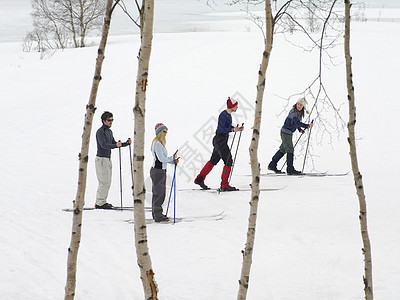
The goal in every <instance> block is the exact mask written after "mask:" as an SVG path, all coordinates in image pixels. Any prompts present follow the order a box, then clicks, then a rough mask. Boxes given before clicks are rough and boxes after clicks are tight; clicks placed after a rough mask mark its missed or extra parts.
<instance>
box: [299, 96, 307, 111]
mask: <svg viewBox="0 0 400 300" xmlns="http://www.w3.org/2000/svg"><path fill="white" fill-rule="evenodd" d="M297 103H301V104H303V106H304V109H305V108H306V105H307V104H308V102H307V100H306V98H304V97H303V98H299V100H297Z"/></svg>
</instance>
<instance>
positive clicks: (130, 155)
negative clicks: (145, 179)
mask: <svg viewBox="0 0 400 300" xmlns="http://www.w3.org/2000/svg"><path fill="white" fill-rule="evenodd" d="M128 146H129V160H130V162H131V178H132V193H133V164H132V151H131V144H129V145H128Z"/></svg>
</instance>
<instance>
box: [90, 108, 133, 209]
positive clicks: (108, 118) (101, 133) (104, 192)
mask: <svg viewBox="0 0 400 300" xmlns="http://www.w3.org/2000/svg"><path fill="white" fill-rule="evenodd" d="M113 121H114V118H113V114H112V113H110V112H109V111H105V112H104V113H103V114H102V115H101V122H102V123H103V125H102V126H101V127H100V128H99V129H98V130H97V132H96V141H97V155H96V159H95V165H96V175H97V180H98V182H99V185H98V188H97V193H96V205H95V208H100V209H112V208H113V206H112V204H110V203H107V197H108V191H109V190H110V186H111V175H112V163H111V149H114V148H120V147H126V146H128V145H129V144H131V139H128V140H127V141H126V142H125V143H121V141H118V142H116V141H115V140H114V136H113V133H112V131H111V129H110V127H111V125H112V123H113Z"/></svg>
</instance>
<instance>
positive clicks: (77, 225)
mask: <svg viewBox="0 0 400 300" xmlns="http://www.w3.org/2000/svg"><path fill="white" fill-rule="evenodd" d="M112 3H113V0H107V5H106V11H105V17H104V25H103V34H102V37H101V41H100V45H99V49H98V50H97V59H96V66H95V72H94V77H93V81H92V88H91V92H90V96H89V102H88V104H87V106H86V115H85V121H84V126H83V134H82V146H81V152H80V153H79V178H78V188H77V192H76V198H75V201H74V211H73V219H72V234H71V243H70V246H69V248H68V261H67V282H66V286H65V296H64V299H65V300H72V299H74V297H75V289H76V269H77V259H78V250H79V245H80V242H81V230H82V216H83V215H82V212H83V206H84V205H85V191H86V179H87V165H88V161H89V143H90V133H91V131H92V122H93V116H94V112H95V110H96V107H95V105H96V98H97V90H98V87H99V84H100V80H101V69H102V65H103V60H104V52H105V48H106V44H107V38H108V32H109V28H110V22H111V15H112V11H113V7H112Z"/></svg>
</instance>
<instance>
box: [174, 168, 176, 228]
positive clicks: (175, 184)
mask: <svg viewBox="0 0 400 300" xmlns="http://www.w3.org/2000/svg"><path fill="white" fill-rule="evenodd" d="M175 216H176V162H175V169H174V223H175Z"/></svg>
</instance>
